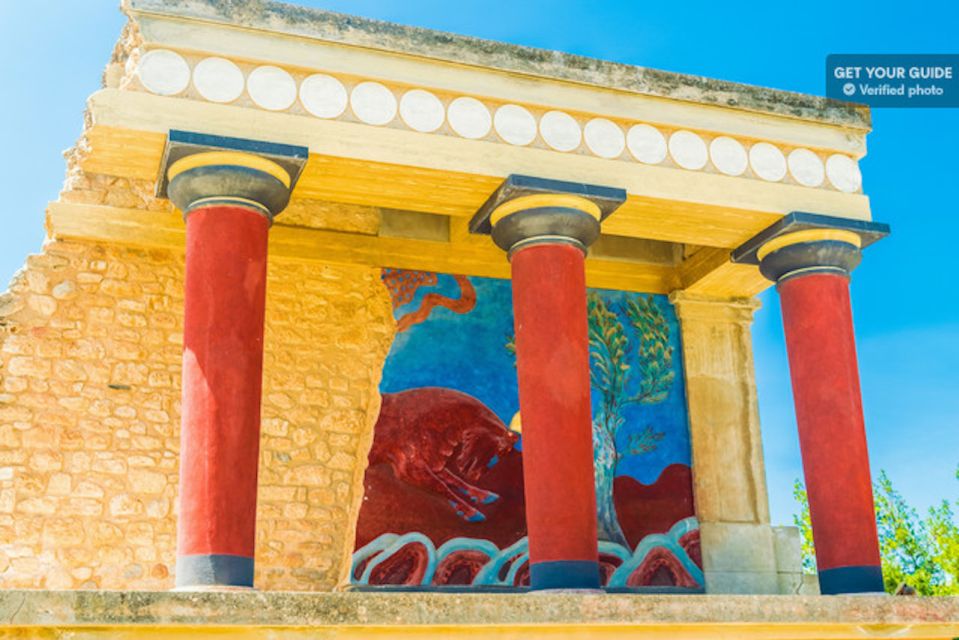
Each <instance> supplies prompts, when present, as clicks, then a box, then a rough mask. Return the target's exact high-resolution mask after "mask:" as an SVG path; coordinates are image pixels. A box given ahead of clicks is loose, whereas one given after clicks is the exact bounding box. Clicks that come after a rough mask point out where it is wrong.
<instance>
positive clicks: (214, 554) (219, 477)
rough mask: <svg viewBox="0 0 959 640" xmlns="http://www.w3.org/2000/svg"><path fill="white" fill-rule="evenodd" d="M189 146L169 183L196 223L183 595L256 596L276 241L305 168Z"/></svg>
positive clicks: (189, 244)
mask: <svg viewBox="0 0 959 640" xmlns="http://www.w3.org/2000/svg"><path fill="white" fill-rule="evenodd" d="M191 142H192V143H193V144H190V145H183V144H178V140H177V138H176V137H175V136H171V142H170V143H169V144H168V147H167V154H166V158H167V162H166V163H165V164H166V166H165V167H164V174H165V178H166V180H168V183H167V184H165V185H163V186H165V188H166V192H167V194H168V195H169V197H170V199H171V200H172V201H173V202H174V204H176V206H177V208H179V209H180V211H182V212H183V216H184V218H185V219H186V276H185V283H184V284H185V296H184V314H185V320H184V335H183V400H182V426H181V436H180V506H179V520H178V523H177V567H176V586H177V588H179V589H211V588H212V589H217V588H220V589H222V588H244V587H246V588H250V587H252V586H253V551H254V544H255V529H256V494H257V464H258V458H259V436H260V391H261V381H262V368H263V318H264V304H265V295H266V259H267V234H268V232H269V228H270V225H271V223H272V221H273V217H274V216H276V215H277V214H279V213H280V212H281V211H282V210H283V209H284V208H285V207H286V204H287V202H288V200H289V196H290V190H291V188H292V184H293V181H294V180H295V178H296V170H295V169H294V170H291V167H290V166H289V165H288V166H286V167H284V166H282V165H281V164H279V163H278V162H276V161H274V160H273V159H270V158H268V157H265V156H264V155H263V154H261V153H254V152H251V151H249V150H247V149H248V148H249V147H250V146H253V147H254V148H255V149H257V150H260V151H262V150H263V149H264V146H265V145H262V144H258V143H249V144H243V143H244V142H245V141H235V140H234V141H227V143H226V144H224V140H223V139H212V142H213V143H214V144H213V145H209V146H202V145H197V144H195V142H196V141H195V140H193V141H191ZM270 150H271V151H273V152H274V153H275V152H281V157H282V152H284V151H285V152H287V155H288V154H289V153H294V154H295V153H300V152H301V151H302V150H301V149H300V148H292V151H290V148H273V149H270ZM176 156H179V157H176ZM295 166H298V165H295Z"/></svg>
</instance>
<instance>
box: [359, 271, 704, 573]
mask: <svg viewBox="0 0 959 640" xmlns="http://www.w3.org/2000/svg"><path fill="white" fill-rule="evenodd" d="M383 283H384V285H385V286H386V287H387V288H388V290H389V292H390V295H391V297H392V300H393V311H394V316H395V318H396V320H397V335H396V338H395V340H394V342H393V345H392V348H391V350H390V353H389V356H388V357H387V359H386V363H385V365H384V370H383V379H382V382H381V384H380V391H381V393H382V396H383V404H382V408H381V410H380V415H379V418H378V420H377V423H376V427H375V431H374V439H373V445H372V447H371V450H370V456H369V467H368V469H367V472H366V477H365V494H364V498H363V505H362V507H361V510H360V515H359V522H358V524H357V535H356V547H355V552H354V555H353V566H352V581H353V583H354V584H357V585H362V586H370V587H375V586H390V587H393V588H395V587H397V586H404V587H416V588H423V587H429V588H444V587H454V586H455V587H459V588H464V587H465V588H469V587H472V588H485V589H510V588H521V587H523V586H526V585H528V580H529V574H528V552H527V545H526V529H525V515H524V509H525V505H524V499H523V438H522V416H521V415H520V413H519V398H518V394H517V384H516V369H515V352H514V348H513V317H512V300H511V290H510V282H509V281H508V280H498V279H490V278H476V277H466V276H458V275H448V274H436V273H428V272H421V271H405V270H393V269H385V270H384V271H383ZM587 304H588V310H589V340H590V372H591V384H592V404H593V449H594V456H595V466H596V496H597V522H598V531H599V549H600V563H601V569H602V573H603V580H604V584H606V586H607V588H616V589H636V590H643V589H654V588H655V589H662V588H671V589H678V590H697V591H698V590H701V589H702V584H703V574H702V568H701V564H702V562H701V554H700V550H699V527H698V523H697V521H696V518H695V514H694V512H693V500H692V482H691V475H690V449H689V428H688V424H687V417H686V398H685V388H684V382H683V375H682V361H681V358H682V356H681V353H682V352H681V350H680V347H679V328H678V323H677V320H676V315H675V313H674V311H673V308H672V305H671V304H670V303H669V301H668V300H667V299H666V298H665V296H659V295H645V294H638V293H627V292H621V291H609V290H598V289H593V290H590V291H589V292H588V298H587ZM557 446H561V443H557ZM557 499H562V495H561V493H560V494H558V495H557Z"/></svg>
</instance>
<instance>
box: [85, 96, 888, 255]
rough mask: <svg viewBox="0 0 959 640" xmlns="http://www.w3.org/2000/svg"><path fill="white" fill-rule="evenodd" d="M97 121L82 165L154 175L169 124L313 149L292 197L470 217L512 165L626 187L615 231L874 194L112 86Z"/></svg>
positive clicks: (708, 224)
mask: <svg viewBox="0 0 959 640" xmlns="http://www.w3.org/2000/svg"><path fill="white" fill-rule="evenodd" d="M90 113H91V118H92V121H93V123H94V125H93V127H92V129H91V130H90V131H89V132H88V134H87V138H88V144H89V146H90V152H89V153H86V154H85V157H84V159H83V160H82V163H81V166H82V167H83V168H84V169H85V170H87V171H92V172H97V173H106V174H108V175H120V176H129V177H137V178H142V179H152V178H155V172H156V170H157V167H158V166H159V153H160V150H161V149H162V140H163V138H164V137H165V135H166V132H167V131H168V130H169V129H171V128H176V129H187V130H201V131H203V132H205V133H213V134H219V135H228V136H239V137H251V135H252V134H251V132H258V137H264V136H265V135H266V134H265V133H264V132H269V135H268V136H267V137H268V138H269V139H270V140H271V141H274V142H283V143H292V144H301V145H306V146H308V147H309V148H310V151H311V155H310V161H309V162H308V163H307V166H306V169H305V171H304V174H303V176H302V178H301V180H300V183H299V185H298V187H297V190H296V193H295V194H294V197H306V198H313V199H319V200H330V201H334V202H345V203H350V204H358V205H366V206H379V207H389V208H396V209H405V210H412V211H421V212H425V213H434V214H445V215H449V216H462V217H465V216H471V215H472V214H473V213H474V212H475V211H476V209H477V208H478V207H479V206H480V205H481V204H482V203H483V202H484V201H485V200H486V198H487V197H488V196H489V194H490V193H491V192H492V191H493V190H494V189H495V188H496V186H497V185H498V184H499V183H500V182H501V180H502V179H503V178H504V177H505V176H506V175H508V174H510V173H527V174H531V175H540V176H546V177H549V178H554V179H559V180H570V181H576V182H587V183H593V184H604V185H609V186H616V187H622V188H625V189H626V190H627V192H628V194H629V198H628V200H627V202H626V203H625V204H624V206H623V207H622V208H621V209H620V211H617V212H616V213H615V214H613V216H612V217H611V218H610V219H609V220H608V221H607V222H606V223H605V225H606V227H605V231H606V232H607V233H611V234H615V235H622V236H628V237H636V238H649V239H655V240H663V241H669V242H681V243H686V244H696V245H703V246H715V247H724V248H733V247H735V246H737V245H738V244H739V243H741V242H742V241H744V240H746V239H748V238H749V237H752V235H754V234H755V233H758V232H759V231H761V230H762V229H763V228H765V227H766V226H768V225H769V224H770V223H771V222H774V221H775V220H776V219H778V218H779V217H781V216H782V215H784V214H786V213H789V212H791V211H797V210H799V211H810V212H814V213H822V214H828V215H836V216H841V217H847V218H853V219H868V218H869V217H870V214H869V199H868V198H867V197H866V196H864V195H862V194H847V193H840V192H838V191H833V190H830V189H824V188H823V189H811V188H806V187H800V186H796V185H789V184H773V183H767V182H764V181H762V180H758V179H751V178H732V177H729V176H724V175H720V174H717V173H711V172H707V171H684V170H681V169H676V168H670V167H666V166H650V165H644V164H642V163H638V162H630V161H623V160H604V159H601V158H596V157H592V156H587V155H583V154H577V153H565V154H564V153H557V152H555V151H550V150H547V149H541V148H533V147H515V146H512V145H508V144H501V143H496V142H488V141H476V140H466V139H461V138H457V137H453V136H449V135H440V134H421V133H417V132H414V131H408V130H404V129H399V128H394V127H372V126H368V125H363V124H359V123H354V122H345V121H336V120H321V119H318V118H310V117H305V116H299V115H293V114H280V113H269V112H265V111H259V110H254V109H246V108H243V107H239V106H231V105H218V104H212V103H206V102H198V101H192V100H185V99H179V98H163V97H158V96H152V95H148V94H145V93H139V92H132V91H119V90H112V89H105V90H102V91H100V92H98V93H96V94H94V95H93V96H92V97H91V99H90Z"/></svg>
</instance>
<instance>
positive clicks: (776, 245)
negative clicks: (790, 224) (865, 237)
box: [756, 229, 862, 260]
mask: <svg viewBox="0 0 959 640" xmlns="http://www.w3.org/2000/svg"><path fill="white" fill-rule="evenodd" d="M818 240H833V241H835V242H845V243H846V244H851V245H853V246H855V247H857V248H860V247H862V240H861V239H860V237H859V234H856V233H853V232H852V231H846V230H845V229H806V230H804V231H794V232H792V233H787V234H786V235H784V236H779V237H778V238H773V239H772V240H770V241H769V242H767V243H766V244H764V245H763V246H761V247H760V248H759V251H757V252H756V257H757V258H759V259H760V260H762V259H763V258H765V257H766V256H768V255H769V254H770V253H772V252H773V251H777V250H779V249H782V248H783V247H788V246H791V245H794V244H799V243H800V242H816V241H818Z"/></svg>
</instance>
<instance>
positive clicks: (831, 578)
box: [819, 565, 885, 596]
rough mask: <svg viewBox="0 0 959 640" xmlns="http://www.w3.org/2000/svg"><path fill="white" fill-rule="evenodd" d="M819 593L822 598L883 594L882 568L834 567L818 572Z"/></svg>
mask: <svg viewBox="0 0 959 640" xmlns="http://www.w3.org/2000/svg"><path fill="white" fill-rule="evenodd" d="M819 591H820V593H822V595H824V596H832V595H838V594H841V593H883V592H884V591H885V588H884V587H883V582H882V568H880V567H875V566H868V565H867V566H861V567H836V568H835V569H822V570H820V571H819Z"/></svg>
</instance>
